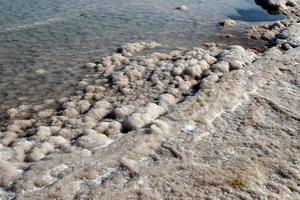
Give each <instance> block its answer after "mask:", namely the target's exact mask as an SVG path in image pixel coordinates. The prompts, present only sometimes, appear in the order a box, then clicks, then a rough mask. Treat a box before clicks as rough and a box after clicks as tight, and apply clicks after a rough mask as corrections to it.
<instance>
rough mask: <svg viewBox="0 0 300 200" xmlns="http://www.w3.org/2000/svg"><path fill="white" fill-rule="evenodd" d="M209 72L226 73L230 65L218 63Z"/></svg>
mask: <svg viewBox="0 0 300 200" xmlns="http://www.w3.org/2000/svg"><path fill="white" fill-rule="evenodd" d="M211 70H213V71H219V72H222V73H227V72H229V70H230V65H229V63H228V62H225V61H220V62H218V63H216V64H214V65H212V66H211Z"/></svg>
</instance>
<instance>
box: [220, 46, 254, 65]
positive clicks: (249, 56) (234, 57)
mask: <svg viewBox="0 0 300 200" xmlns="http://www.w3.org/2000/svg"><path fill="white" fill-rule="evenodd" d="M218 57H219V60H220V61H226V62H228V63H234V62H236V61H239V62H241V63H242V64H243V65H247V64H250V63H252V62H253V61H254V60H255V59H256V57H257V55H256V54H255V53H253V52H252V51H248V50H245V49H244V48H243V47H241V46H238V45H233V46H230V47H229V48H228V49H226V50H223V51H222V52H221V53H220V54H219V56H218Z"/></svg>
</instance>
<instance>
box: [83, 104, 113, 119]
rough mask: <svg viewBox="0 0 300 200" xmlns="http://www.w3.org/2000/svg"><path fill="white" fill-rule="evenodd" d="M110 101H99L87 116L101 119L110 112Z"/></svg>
mask: <svg viewBox="0 0 300 200" xmlns="http://www.w3.org/2000/svg"><path fill="white" fill-rule="evenodd" d="M109 108H110V103H109V102H107V101H98V102H96V103H95V104H94V106H93V107H92V108H91V109H90V110H89V112H88V113H87V116H89V117H91V118H94V119H96V120H101V119H102V118H103V117H105V116H106V115H107V114H109Z"/></svg>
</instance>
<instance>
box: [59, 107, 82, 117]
mask: <svg viewBox="0 0 300 200" xmlns="http://www.w3.org/2000/svg"><path fill="white" fill-rule="evenodd" d="M63 115H64V116H66V117H70V118H75V117H77V116H78V115H79V112H78V111H77V110H76V109H75V108H67V109H66V110H64V112H63Z"/></svg>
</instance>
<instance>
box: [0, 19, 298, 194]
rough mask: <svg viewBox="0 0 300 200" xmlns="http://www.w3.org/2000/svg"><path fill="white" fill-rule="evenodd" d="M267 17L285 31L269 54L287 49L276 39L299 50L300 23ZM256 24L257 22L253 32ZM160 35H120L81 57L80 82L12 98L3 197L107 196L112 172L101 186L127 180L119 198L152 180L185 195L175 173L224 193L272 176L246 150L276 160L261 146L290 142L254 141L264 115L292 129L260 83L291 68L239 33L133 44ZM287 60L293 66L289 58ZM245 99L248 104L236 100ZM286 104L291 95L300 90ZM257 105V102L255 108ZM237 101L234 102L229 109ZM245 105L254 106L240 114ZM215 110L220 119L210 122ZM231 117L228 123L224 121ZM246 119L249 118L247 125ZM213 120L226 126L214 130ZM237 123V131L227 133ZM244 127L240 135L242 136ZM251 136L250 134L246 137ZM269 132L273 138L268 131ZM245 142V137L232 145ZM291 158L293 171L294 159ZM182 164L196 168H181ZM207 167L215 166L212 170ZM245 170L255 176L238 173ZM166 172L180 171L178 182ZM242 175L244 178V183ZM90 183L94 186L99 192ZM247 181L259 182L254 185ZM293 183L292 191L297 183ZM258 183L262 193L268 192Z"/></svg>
mask: <svg viewBox="0 0 300 200" xmlns="http://www.w3.org/2000/svg"><path fill="white" fill-rule="evenodd" d="M281 25H282V26H283V27H281ZM264 29H268V30H269V31H273V29H274V32H276V31H278V33H279V32H280V34H279V35H277V34H275V35H276V36H275V38H274V40H273V42H274V45H277V47H274V50H272V51H270V52H269V54H271V55H273V57H274V55H278V59H279V58H280V59H282V60H284V59H286V58H285V57H284V56H285V55H284V53H282V52H281V51H279V48H281V49H280V50H282V51H283V50H284V49H290V50H289V51H288V53H290V54H291V55H294V57H295V58H293V59H296V58H297V52H298V51H299V50H298V49H297V48H299V44H298V43H299V36H298V34H296V33H299V23H296V22H295V23H281V22H280V24H279V23H277V25H274V26H273V27H272V28H271V26H270V27H269V26H268V27H265V28H264ZM282 30H284V31H283V32H282ZM253 32H255V31H253ZM258 32H259V31H257V32H255V33H257V34H258V35H259V33H258ZM287 45H289V46H287ZM159 46H160V44H157V43H155V42H148V43H146V42H140V43H130V44H126V45H124V46H122V47H121V48H120V49H119V50H118V52H117V53H115V54H113V55H111V56H107V57H105V58H102V59H100V61H98V62H96V63H87V64H86V65H85V67H86V68H88V69H89V70H90V73H89V74H88V75H87V76H86V77H85V78H84V79H83V80H81V81H80V82H79V83H78V85H79V87H80V89H79V90H78V91H76V93H75V94H74V95H72V96H69V97H67V98H62V99H55V100H47V101H45V102H44V103H43V104H40V105H26V106H25V105H22V106H19V107H18V108H13V109H9V110H8V111H7V118H6V119H5V120H6V121H4V122H3V124H4V125H3V126H1V129H0V187H1V188H0V197H1V195H2V194H5V195H6V193H4V192H2V189H3V191H5V192H6V191H7V195H6V196H7V197H8V196H9V195H11V193H13V194H14V195H17V198H20V199H22V198H23V197H25V199H26V197H27V199H30V197H34V198H36V199H47V198H55V199H73V198H77V199H81V198H83V199H84V198H87V199H99V198H100V197H101V198H102V197H103V198H104V199H113V197H115V196H109V195H110V194H108V193H107V192H105V191H104V190H103V188H104V187H103V186H104V185H105V184H107V185H105V188H106V190H107V188H110V192H111V194H117V193H118V191H119V188H123V187H126V193H125V195H127V196H126V197H125V199H126V198H127V199H130V195H133V196H134V195H136V194H139V195H140V196H139V198H143V197H145V199H147V198H148V197H149V195H150V194H151V193H152V190H154V188H159V193H160V194H159V195H161V196H162V197H163V198H161V199H164V198H168V197H167V195H170V196H169V197H170V198H173V197H175V196H176V197H178V196H180V195H181V196H180V197H181V198H185V196H182V195H183V194H185V193H184V192H178V191H179V190H175V189H178V188H177V185H181V186H182V185H183V184H185V186H186V185H189V184H187V181H186V180H188V181H191V182H193V185H197V184H200V185H199V187H202V185H201V184H204V185H205V186H206V187H205V188H204V186H203V188H204V189H203V188H202V189H203V191H206V192H207V194H208V193H209V191H213V192H215V193H216V194H219V193H222V195H225V194H226V195H229V196H226V198H227V197H228V198H227V199H230V198H229V197H232V198H231V199H234V198H244V197H245V198H244V199H247V198H248V197H249V196H247V195H246V196H243V197H241V195H242V194H244V193H247V194H250V193H251V194H252V193H255V194H256V195H257V190H256V189H257V188H256V186H257V185H259V184H262V185H263V184H269V185H270V184H271V181H269V180H270V178H269V177H267V175H264V174H263V173H264V172H262V171H260V169H258V170H255V169H256V167H255V166H254V164H253V162H256V161H257V160H259V161H257V162H256V164H257V165H263V166H264V170H267V169H269V168H271V167H270V166H269V165H271V164H270V163H272V162H273V161H271V160H267V161H266V159H269V157H262V156H264V154H265V153H267V151H268V148H269V147H270V148H273V149H277V147H278V148H279V147H280V148H283V149H286V148H285V147H283V146H281V144H277V143H276V144H275V143H268V145H269V147H268V148H264V144H257V142H258V141H259V140H260V139H262V140H264V139H266V138H262V137H264V136H262V135H259V136H257V135H254V134H252V132H253V133H254V132H255V133H256V132H257V131H258V130H259V131H261V130H263V131H261V132H263V133H265V132H264V130H265V127H267V129H268V130H271V129H276V130H277V129H278V127H280V129H278V131H279V132H278V133H279V135H286V136H287V137H295V138H294V140H297V137H298V136H297V135H296V134H295V132H296V130H297V128H299V127H297V126H295V125H294V122H295V121H297V120H299V116H298V115H297V114H296V113H295V112H294V111H291V110H290V109H288V108H287V106H282V105H281V104H282V102H280V103H278V102H277V101H275V100H274V101H272V100H268V99H267V97H268V96H266V94H267V93H266V92H265V91H268V90H267V89H268V87H269V85H271V84H275V83H273V82H272V80H275V78H276V77H278V76H280V77H281V78H282V79H284V80H288V81H287V82H288V83H277V82H276V84H279V85H280V84H281V85H280V87H279V86H278V88H284V87H285V86H284V84H294V83H297V81H295V80H290V77H293V76H295V75H294V74H293V73H294V72H293V70H290V71H288V70H284V69H285V68H284V67H286V66H285V65H283V64H282V66H281V68H278V69H277V68H276V69H275V68H274V66H273V64H274V63H275V61H276V59H277V58H276V59H275V61H274V60H272V59H271V58H270V57H268V53H266V54H265V55H262V54H259V53H257V51H255V50H250V49H245V48H243V47H241V46H236V45H233V46H229V47H223V46H220V45H216V44H213V43H210V44H206V45H205V46H202V47H195V48H192V49H191V50H174V51H171V52H169V53H157V52H156V53H148V54H142V53H140V54H139V55H135V54H136V53H139V52H141V51H142V50H145V49H151V48H157V47H159ZM287 47H289V48H287ZM293 52H294V54H293ZM295 52H296V53H295ZM264 58H266V60H264ZM289 58H291V57H289ZM276 62H277V61H276ZM293 62H294V61H293ZM286 63H289V61H286ZM265 66H266V68H264V67H265ZM288 67H289V68H288V69H290V68H292V67H294V68H295V69H296V65H294V63H292V62H291V63H289V66H288ZM280 69H281V70H280ZM294 71H296V70H294ZM287 72H289V73H290V74H292V75H290V74H289V73H287ZM289 86H290V85H289ZM260 90H261V92H260V93H259V91H260ZM256 91H257V94H256V93H255V92H256ZM283 91H288V92H289V94H295V93H296V92H295V91H297V86H296V84H294V86H290V87H289V89H288V90H278V92H283ZM270 96H272V95H270ZM263 97H264V98H263ZM268 98H271V97H268ZM241 103H243V106H245V109H246V108H247V109H248V110H243V109H241V108H239V105H240V104H241ZM250 104H251V105H250ZM252 104H253V105H252ZM289 104H291V105H293V106H294V105H296V104H297V102H296V101H291V102H289ZM261 105H263V106H264V107H262V108H260V107H259V106H261ZM294 107H296V106H294ZM267 108H268V109H269V110H268V112H270V115H268V116H264V115H262V112H260V109H267ZM271 108H274V109H275V108H276V109H275V111H276V110H277V111H278V110H280V113H279V114H280V115H279V114H278V113H276V116H275V114H274V112H275V111H273V110H272V111H270V109H271ZM235 109H239V110H238V111H239V112H238V113H233V112H235ZM277 111H276V112H277ZM248 112H249V113H251V116H247V113H248ZM245 113H246V114H245ZM277 114H278V116H279V117H278V116H277ZM249 115H250V114H249ZM283 115H284V116H283ZM218 117H219V118H220V119H219V121H217V122H216V124H214V123H215V121H216V119H218ZM280 117H282V118H284V117H287V118H288V119H289V122H288V125H287V127H284V126H277V124H276V123H277V122H278V121H276V120H277V119H278V118H280ZM258 118H261V119H268V120H270V118H271V120H274V121H276V123H273V124H272V123H269V124H267V125H266V124H264V120H257V119H258ZM287 118H286V119H287ZM255 119H256V120H257V121H255V123H254V122H253V121H254V120H255ZM220 120H225V121H224V122H223V121H220ZM228 123H229V124H230V128H228V126H224V124H228ZM278 123H279V122H278ZM190 124H192V125H190ZM249 124H251V127H248V126H249ZM270 124H271V125H270ZM187 125H188V126H187ZM186 127H189V128H186ZM190 127H192V128H190ZM224 127H225V128H224ZM182 130H183V131H182ZM214 131H216V132H214ZM220 132H222V134H223V135H219V133H220ZM242 132H243V133H242ZM137 133H138V134H137ZM144 133H146V134H144ZM241 133H242V134H241ZM248 133H251V134H248ZM268 133H269V134H270V135H271V136H272V137H273V135H272V134H271V133H270V132H268ZM278 133H277V134H278ZM230 134H231V135H230ZM239 134H240V135H239ZM232 135H237V136H236V137H233V138H234V139H231V138H232V137H230V139H228V138H226V137H227V136H232ZM270 135H268V136H270ZM223 136H224V137H223ZM239 137H241V138H244V137H247V140H244V139H242V140H240V139H239ZM251 137H253V138H255V142H256V143H253V144H250V143H249V144H248V143H247V142H248V141H251V139H253V138H251ZM269 139H270V138H269ZM269 139H268V138H267V140H269ZM271 139H272V141H274V140H273V139H274V138H271ZM271 139H270V140H271ZM241 141H243V142H241ZM276 141H277V140H276ZM223 142H225V143H223ZM241 143H247V145H245V146H244V147H243V148H238V147H240V146H239V145H241ZM208 144H209V145H208ZM223 144H224V145H223ZM225 144H226V145H225ZM294 145H295V148H294V146H292V145H291V146H290V147H291V149H292V150H295V149H297V148H298V147H297V144H294ZM212 146H214V149H212V148H211V147H212ZM216 146H217V147H218V148H216ZM298 146H299V145H298ZM254 147H255V148H254ZM253 148H254V149H253ZM257 148H261V149H262V150H259V151H261V154H262V156H254V159H253V160H251V158H252V157H251V156H249V155H248V154H247V157H245V156H241V157H239V155H240V154H241V152H248V151H256V150H257ZM249 149H250V150H249ZM275 151H277V150H274V152H275ZM195 152H197V154H195ZM201 152H202V153H201ZM203 152H205V153H203ZM268 154H271V153H268ZM276 155H279V154H276ZM287 155H289V154H288V153H287V154H286V155H285V156H286V157H284V158H287V157H288V156H287ZM293 155H295V154H293ZM234 156H237V157H234ZM279 156H281V155H279ZM281 157H282V156H281ZM248 158H249V159H248ZM216 159H217V161H216ZM247 159H248V160H247ZM241 160H242V161H243V162H241ZM250 160H251V161H250ZM231 161H232V162H231ZM265 161H266V162H265ZM297 161H298V160H297V158H295V162H297ZM172 163H176V164H172ZM223 163H225V164H226V165H224V166H226V167H227V168H228V170H227V171H226V172H228V171H229V172H230V173H225V172H224V174H222V175H220V173H218V170H217V169H219V170H220V169H223ZM228 163H229V164H228ZM232 163H239V164H241V165H242V166H238V167H239V168H241V169H246V172H245V171H243V172H241V171H242V170H238V173H240V174H239V175H240V177H242V178H243V180H240V179H239V177H238V178H236V177H233V175H234V173H235V170H236V168H234V166H232ZM262 163H264V164H262ZM243 165H247V167H248V168H249V169H248V168H247V167H244V166H243ZM252 165H253V166H252ZM165 166H167V168H164V167H165ZM210 166H213V168H210ZM272 167H273V165H272ZM208 168H209V169H208ZM108 169H110V170H108ZM214 170H215V171H214ZM276 170H277V171H279V172H278V174H281V175H280V176H284V177H289V176H291V174H293V175H295V174H297V173H294V172H293V171H292V167H291V168H288V172H286V171H284V170H282V169H281V168H280V169H276ZM280 170H281V171H280ZM293 170H294V171H295V172H297V169H296V168H294V169H293ZM108 171H109V173H108ZM298 171H299V170H298ZM173 172H174V173H176V174H172V173H173ZM187 172H188V174H189V175H191V173H192V175H191V176H187V175H186V174H185V173H187ZM206 172H209V173H206ZM248 172H249V174H250V175H249V174H247V173H248ZM268 172H269V173H271V172H270V171H268ZM170 174H172V176H171V175H170ZM215 174H218V176H216V175H215ZM169 175H170V177H168V176H169ZM124 177H125V178H124ZM174 177H175V178H174ZM187 177H189V178H187ZM197 177H201V178H202V179H201V180H199V179H197ZM210 177H215V178H216V177H218V178H220V177H221V178H220V180H219V179H218V180H213V179H212V178H210ZM255 177H256V179H255ZM261 177H263V178H261ZM295 177H297V176H296V175H295ZM173 178H174V179H173ZM194 178H195V180H194ZM244 178H245V179H246V180H249V182H251V184H248V182H245V183H244ZM247 178H248V179H247ZM275 178H278V177H275ZM223 179H224V180H223ZM278 179H280V177H279V178H278ZM296 179H297V178H295V180H296ZM148 180H155V181H154V182H152V181H148ZM173 180H176V183H175V184H173V183H174V181H173ZM266 180H267V181H266ZM293 180H294V179H293ZM297 180H299V177H298V179H297ZM255 181H256V182H255ZM264 181H265V182H264ZM268 181H269V182H268ZM273 181H274V182H276V184H278V182H279V181H278V180H273ZM280 181H282V179H280ZM165 182H168V183H170V185H169V186H168V187H170V188H173V189H174V190H172V192H171V191H168V187H167V189H165V191H162V190H163V189H164V186H162V185H161V184H162V183H165ZM257 182H259V184H256V183H257ZM171 183H172V184H171ZM254 183H255V184H254ZM121 185H122V186H121ZM110 186H111V187H110ZM157 186H159V187H157ZM219 186H220V187H219ZM246 186H247V187H249V188H250V189H249V190H246V189H244V188H245V187H246ZM289 186H290V187H289V188H290V189H289V190H288V189H285V190H283V192H284V194H290V195H291V197H295V196H297V195H298V194H297V192H298V188H297V187H298V186H296V185H292V184H289ZM235 187H236V188H242V189H241V190H239V189H236V188H235ZM93 188H97V191H98V192H99V193H97V191H95V190H94V189H93ZM149 188H150V189H151V191H149V190H150V189H149ZM161 188H162V189H161ZM183 188H184V187H183ZM216 188H217V189H216ZM220 188H221V189H220ZM233 188H235V189H233ZM253 188H254V189H255V192H253V191H254V190H251V189H253ZM264 188H268V187H264ZM194 189H195V188H194ZM277 189H278V188H277ZM280 189H282V188H280ZM232 190H234V191H238V192H237V193H235V192H232ZM61 191H63V192H61ZM87 191H90V193H89V192H87ZM193 191H194V192H195V191H196V192H199V195H198V193H197V194H196V195H195V198H198V197H200V196H201V197H202V196H203V197H207V196H206V195H204V194H202V193H201V191H202V190H199V191H198V190H193ZM224 191H227V192H224ZM249 191H250V192H249ZM276 191H277V190H276ZM278 191H279V190H278ZM290 191H294V192H293V194H291V193H292V192H290ZM153 193H155V192H153ZM192 193H193V192H192ZM258 193H259V192H258ZM271 193H272V192H271ZM100 194H101V195H100ZM146 194H147V195H146ZM193 194H195V193H193ZM259 194H260V195H262V196H264V197H266V195H265V192H264V193H259ZM272 194H273V193H272ZM18 195H19V196H18ZM35 195H36V196H35ZM81 195H82V196H81ZM99 195H100V196H99ZM102 195H103V196H102ZM143 195H146V196H143ZM159 195H157V196H159ZM197 195H198V196H197ZM274 195H275V194H274ZM277 195H278V194H277ZM117 196H118V195H117ZM275 196H276V195H275ZM279 196H280V194H279ZM281 196H282V195H281ZM298 196H299V195H298ZM131 197H132V196H131ZM134 197H136V196H134ZM246 197H247V198H246ZM255 197H258V196H255ZM226 198H225V199H226ZM253 198H254V197H253ZM133 199H134V198H133ZM148 199H151V198H150V197H149V198H148ZM158 199H159V198H158ZM207 199H209V198H207ZM248 199H249V198H248ZM275 199H276V198H275ZM277 199H279V198H277ZM291 199H292V198H291Z"/></svg>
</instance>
